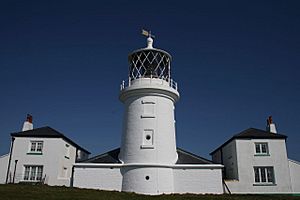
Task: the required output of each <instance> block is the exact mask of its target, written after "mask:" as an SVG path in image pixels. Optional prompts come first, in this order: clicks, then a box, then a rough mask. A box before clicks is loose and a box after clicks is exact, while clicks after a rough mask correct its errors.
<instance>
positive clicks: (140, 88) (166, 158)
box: [119, 31, 179, 194]
mask: <svg viewBox="0 0 300 200" xmlns="http://www.w3.org/2000/svg"><path fill="white" fill-rule="evenodd" d="M143 33H144V34H145V35H147V37H148V38H147V47H146V48H142V49H139V50H136V51H134V52H132V53H131V54H130V55H129V76H128V82H124V81H123V83H122V85H121V93H120V100H121V101H122V102H123V103H124V105H125V114H124V121H123V134H122V143H121V148H120V154H119V159H120V161H121V162H122V163H124V168H123V172H122V174H123V181H122V191H134V192H138V193H144V194H147V193H148V194H155V193H156V194H157V193H171V192H173V191H174V188H173V187H174V180H173V171H172V168H170V166H173V165H174V164H175V163H176V161H177V159H178V155H177V152H176V137H175V119H174V110H175V106H174V104H175V103H176V101H177V100H178V99H179V93H178V91H177V84H176V83H175V82H174V81H173V80H172V79H171V67H170V62H171V55H170V54H169V53H167V52H166V51H163V50H161V49H156V48H154V47H153V38H152V37H153V36H151V33H149V32H146V31H143Z"/></svg>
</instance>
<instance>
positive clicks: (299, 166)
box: [289, 159, 300, 193]
mask: <svg viewBox="0 0 300 200" xmlns="http://www.w3.org/2000/svg"><path fill="white" fill-rule="evenodd" d="M289 169H290V175H291V184H292V192H293V193H300V162H297V161H295V160H291V159H289Z"/></svg>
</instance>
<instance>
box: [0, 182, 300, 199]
mask: <svg viewBox="0 0 300 200" xmlns="http://www.w3.org/2000/svg"><path fill="white" fill-rule="evenodd" d="M15 199H20V200H27V199H28V200H29V199H30V200H34V199H41V200H49V199H55V200H64V199H70V200H77V199H78V200H79V199H90V200H97V199H105V200H116V199H130V200H135V199H142V200H146V199H152V200H187V199H195V200H196V199H203V200H215V199H216V200H227V199H228V200H250V199H251V200H253V199H255V200H277V199H278V200H279V199H280V200H282V199H287V200H292V199H300V197H296V196H288V195H193V194H183V195H179V194H174V195H159V196H146V195H138V194H135V193H126V192H109V191H101V190H89V189H78V188H69V187H50V186H46V185H19V184H15V185H0V200H15Z"/></svg>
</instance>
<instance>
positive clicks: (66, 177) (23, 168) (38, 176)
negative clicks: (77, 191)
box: [0, 115, 90, 186]
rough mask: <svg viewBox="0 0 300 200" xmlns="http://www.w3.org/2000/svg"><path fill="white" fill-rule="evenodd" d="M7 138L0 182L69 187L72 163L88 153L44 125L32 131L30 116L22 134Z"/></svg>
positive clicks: (18, 133)
mask: <svg viewBox="0 0 300 200" xmlns="http://www.w3.org/2000/svg"><path fill="white" fill-rule="evenodd" d="M11 138H12V140H11V149H10V153H9V154H7V155H4V156H2V157H0V183H19V182H42V183H44V184H48V185H65V186H70V184H71V182H70V181H71V176H72V166H73V164H74V163H75V162H76V161H79V160H82V159H87V158H88V155H89V154H90V153H89V152H88V151H87V150H85V149H84V148H82V147H80V146H79V145H78V144H76V143H75V142H73V141H72V140H71V139H69V138H68V137H66V136H65V135H63V134H62V133H60V132H58V131H56V130H54V129H52V128H50V127H48V126H46V127H41V128H37V129H33V124H32V117H31V116H30V115H29V116H28V117H27V120H26V121H25V122H24V125H23V129H22V131H21V132H17V133H12V134H11Z"/></svg>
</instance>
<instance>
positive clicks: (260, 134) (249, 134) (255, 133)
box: [210, 128, 287, 155]
mask: <svg viewBox="0 0 300 200" xmlns="http://www.w3.org/2000/svg"><path fill="white" fill-rule="evenodd" d="M286 138H287V136H286V135H282V134H278V133H272V132H268V131H264V130H261V129H256V128H248V129H246V130H244V131H242V132H240V133H238V134H235V135H234V136H232V138H230V139H229V140H227V141H226V142H225V143H224V144H222V145H221V146H220V147H218V148H217V149H216V150H214V151H213V152H211V153H210V155H212V154H213V153H215V152H216V151H217V150H219V149H220V148H222V147H224V146H225V145H227V144H228V143H229V142H231V141H232V140H234V139H286Z"/></svg>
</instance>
